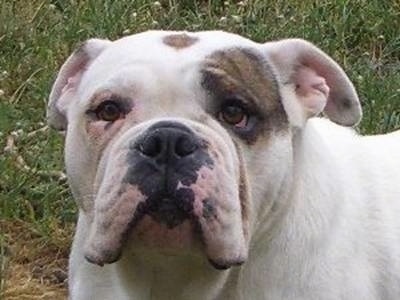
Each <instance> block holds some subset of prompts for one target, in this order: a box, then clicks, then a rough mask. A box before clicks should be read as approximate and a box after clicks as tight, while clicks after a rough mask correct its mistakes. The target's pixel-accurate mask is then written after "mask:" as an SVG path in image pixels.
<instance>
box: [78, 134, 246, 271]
mask: <svg viewBox="0 0 400 300" xmlns="http://www.w3.org/2000/svg"><path fill="white" fill-rule="evenodd" d="M157 129H159V127H157ZM162 129H163V130H164V129H165V128H162ZM173 130H174V132H173V134H176V131H178V138H179V139H178V141H177V142H175V141H174V140H173V138H174V136H172V133H171V131H172V129H171V127H166V129H165V132H166V133H165V134H169V135H170V136H169V137H168V140H167V142H168V145H167V146H165V147H164V145H162V144H161V145H159V144H160V143H161V142H160V141H159V139H160V137H159V136H157V134H159V131H156V132H155V133H152V134H153V135H155V136H156V138H157V140H155V138H153V137H152V138H153V140H150V141H149V138H148V137H146V139H145V141H144V142H143V143H144V147H145V151H144V150H143V149H139V150H138V147H137V146H135V147H134V148H133V150H132V149H129V150H128V152H125V155H124V154H123V155H121V156H122V157H127V159H126V160H122V163H121V164H120V165H118V164H117V163H114V164H113V165H110V166H107V167H106V170H105V174H106V176H105V178H104V179H103V184H101V186H100V189H99V192H98V195H97V197H96V199H95V207H94V218H93V222H92V225H91V226H92V227H91V230H90V235H89V238H88V241H87V247H86V252H85V257H86V259H87V260H88V261H89V262H91V263H94V264H97V265H100V266H101V265H104V264H107V263H113V262H116V261H117V260H118V259H119V258H120V256H121V253H122V250H123V248H124V247H125V246H126V245H127V244H129V245H130V246H129V247H135V244H140V245H141V246H142V245H145V246H146V247H150V248H153V249H159V250H160V251H164V250H165V249H168V250H172V251H176V253H179V252H180V251H186V252H187V251H189V252H190V251H192V250H194V248H200V252H203V253H204V254H205V256H206V257H207V259H208V260H209V261H210V263H211V264H212V265H213V266H214V267H215V268H217V269H227V268H229V267H231V266H234V265H239V264H242V263H243V262H244V261H245V259H246V257H247V236H246V226H247V224H245V222H246V220H244V218H243V216H245V215H246V214H247V212H244V211H243V209H244V207H246V206H245V205H242V204H243V203H242V202H243V201H245V200H243V199H241V193H240V190H241V189H243V184H242V182H240V176H237V175H234V174H235V170H234V169H232V167H229V165H228V166H227V165H226V163H224V162H223V161H218V160H222V159H223V158H222V156H221V155H219V156H216V157H212V155H211V154H209V151H208V150H203V149H200V146H198V145H197V144H196V145H194V146H195V147H193V145H189V146H190V147H188V145H187V143H188V141H184V144H183V142H182V138H187V137H186V135H187V131H184V130H182V129H181V128H178V129H175V128H173ZM171 136H172V137H171ZM187 139H188V138H187ZM171 141H172V142H174V143H175V144H173V143H172V142H171ZM167 142H165V143H167ZM189 142H190V141H189ZM171 143H172V144H173V146H174V147H179V148H178V149H177V150H176V152H178V153H173V154H170V153H169V152H170V149H169V148H168V147H169V144H171ZM179 143H181V144H179ZM163 147H164V148H166V150H165V149H164V148H163ZM193 148H194V149H195V151H194V150H193ZM160 149H161V150H160ZM162 149H164V150H165V152H168V154H164V153H163V152H162V151H164V150H162ZM143 153H144V154H145V155H143ZM177 154H179V156H178V155H177ZM166 155H168V157H166ZM173 155H174V156H175V157H173ZM177 156H178V157H177ZM126 161H128V164H127V163H126ZM196 250H198V249H196ZM197 252H198V251H197Z"/></svg>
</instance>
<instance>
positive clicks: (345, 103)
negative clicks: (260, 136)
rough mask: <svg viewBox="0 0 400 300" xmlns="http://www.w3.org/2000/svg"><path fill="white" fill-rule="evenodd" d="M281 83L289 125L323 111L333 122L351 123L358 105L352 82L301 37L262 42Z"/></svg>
mask: <svg viewBox="0 0 400 300" xmlns="http://www.w3.org/2000/svg"><path fill="white" fill-rule="evenodd" d="M263 48H264V49H265V51H264V53H266V55H267V59H268V61H269V62H270V63H271V64H272V65H273V67H274V69H275V72H276V73H277V76H278V80H279V81H280V85H281V95H282V102H283V105H284V107H285V110H286V112H287V114H288V116H289V119H290V121H291V122H292V124H294V125H296V126H303V125H304V123H305V121H306V120H307V118H309V117H311V116H315V115H318V114H319V113H321V112H323V113H324V114H325V115H327V116H328V117H329V119H330V120H332V121H333V122H335V123H338V124H341V125H345V126H353V125H355V124H357V123H358V122H359V121H360V119H361V115H362V113H361V107H360V102H359V100H358V96H357V93H356V91H355V89H354V86H353V84H352V83H351V81H350V80H349V78H348V77H347V75H346V74H345V73H344V71H343V70H342V68H341V67H340V66H339V65H338V64H337V63H336V62H335V61H334V60H333V59H332V58H330V57H329V56H328V55H326V54H325V53H324V52H323V51H322V50H320V49H318V48H317V47H316V46H314V45H313V44H311V43H309V42H307V41H304V40H301V39H287V40H282V41H276V42H268V43H265V44H264V45H263Z"/></svg>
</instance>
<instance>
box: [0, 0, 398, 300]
mask: <svg viewBox="0 0 400 300" xmlns="http://www.w3.org/2000/svg"><path fill="white" fill-rule="evenodd" d="M148 29H169V30H209V29H220V30H227V31H231V32H235V33H239V34H242V35H244V36H247V37H249V38H252V39H254V40H256V41H258V42H263V41H267V40H274V39H282V38H287V37H299V38H305V39H307V40H310V41H312V42H313V43H315V44H316V45H318V46H319V47H321V48H322V49H323V50H324V51H325V52H327V53H328V54H330V55H331V56H332V57H333V58H334V59H335V60H336V61H337V62H338V63H339V64H340V65H341V66H342V67H343V68H344V70H345V71H346V72H347V74H348V75H349V76H350V78H351V79H352V81H353V82H354V84H355V86H356V88H357V91H358V93H359V95H360V98H361V101H362V105H363V111H364V118H363V121H362V122H361V124H360V125H359V126H358V127H357V128H356V129H357V130H358V131H360V132H362V133H366V134H372V133H384V132H388V131H391V130H394V129H398V128H400V86H399V82H400V2H399V1H398V0H381V1H377V0H376V1H375V0H373V1H367V0H355V1H298V0H278V1H267V0H265V1H261V0H247V1H212V0H208V1H205V0H203V1H189V0H179V1H178V0H168V1H167V0H165V1H145V0H137V1H136V0H135V1H130V0H120V1H112V0H101V1H95V0H82V1H78V0H66V1H62V0H32V1H24V0H13V1H11V0H10V1H1V2H0V272H1V273H0V299H2V298H5V299H18V300H19V299H65V298H66V289H65V287H66V271H67V270H66V266H67V256H68V251H69V247H70V243H71V236H72V233H73V226H74V225H73V224H74V222H75V220H76V208H75V205H74V202H73V199H72V197H71V194H70V192H69V189H68V184H67V181H66V177H65V174H64V165H63V150H62V149H63V135H62V134H60V133H57V132H55V131H54V130H52V129H49V128H48V127H47V126H46V118H45V111H46V102H47V98H48V94H49V91H50V89H51V85H52V82H53V80H54V78H55V74H56V72H57V70H58V69H59V67H60V66H61V64H62V63H63V61H64V60H65V59H66V57H68V55H69V54H70V53H71V52H72V51H73V49H74V48H75V47H77V46H78V45H79V44H80V43H81V42H83V41H84V40H86V39H88V38H91V37H100V38H109V39H116V38H119V37H122V36H125V35H128V34H132V33H135V32H140V31H143V30H148Z"/></svg>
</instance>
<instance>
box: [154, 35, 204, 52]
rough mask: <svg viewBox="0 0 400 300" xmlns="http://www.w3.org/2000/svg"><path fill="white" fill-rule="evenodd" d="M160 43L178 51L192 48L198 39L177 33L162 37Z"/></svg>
mask: <svg viewBox="0 0 400 300" xmlns="http://www.w3.org/2000/svg"><path fill="white" fill-rule="evenodd" d="M162 41H163V43H164V44H165V45H167V46H170V47H172V48H175V49H176V50H180V49H183V48H188V47H190V46H192V45H193V44H194V43H196V42H197V41H198V38H196V37H192V36H189V35H187V34H186V33H177V34H171V35H167V36H165V37H163V40H162Z"/></svg>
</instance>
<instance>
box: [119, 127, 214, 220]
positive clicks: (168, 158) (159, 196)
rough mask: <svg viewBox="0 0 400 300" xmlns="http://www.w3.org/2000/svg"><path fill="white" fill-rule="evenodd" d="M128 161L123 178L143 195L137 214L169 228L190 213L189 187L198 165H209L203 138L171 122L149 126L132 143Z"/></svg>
mask: <svg viewBox="0 0 400 300" xmlns="http://www.w3.org/2000/svg"><path fill="white" fill-rule="evenodd" d="M128 164H129V166H130V167H129V168H128V171H127V174H126V176H125V179H124V181H125V182H127V183H129V184H131V185H137V186H138V187H139V190H140V191H141V193H142V194H143V195H144V196H145V197H146V198H147V200H146V202H145V203H144V204H143V205H142V206H141V212H140V213H141V214H144V213H148V214H149V215H150V216H152V218H153V219H154V220H156V221H158V222H160V223H164V224H166V226H168V227H169V228H173V227H175V226H177V225H179V224H181V223H182V222H183V221H184V220H185V219H189V218H190V217H191V216H192V213H193V202H194V198H195V196H194V192H193V190H192V189H190V188H189V186H190V185H191V184H193V183H195V182H196V180H197V177H198V171H199V170H200V168H201V167H202V166H205V167H208V168H212V167H213V161H212V159H211V158H210V156H209V155H208V153H207V149H206V145H205V143H204V141H201V140H200V139H199V138H198V137H197V136H196V135H195V134H194V133H193V132H192V131H191V130H190V129H189V128H188V127H186V126H184V125H182V124H179V123H172V122H159V123H157V124H155V125H153V126H151V127H150V128H149V129H148V130H147V131H146V133H145V134H143V136H141V137H140V138H139V139H138V141H136V142H135V143H133V145H132V146H131V149H130V151H129V154H128Z"/></svg>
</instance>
